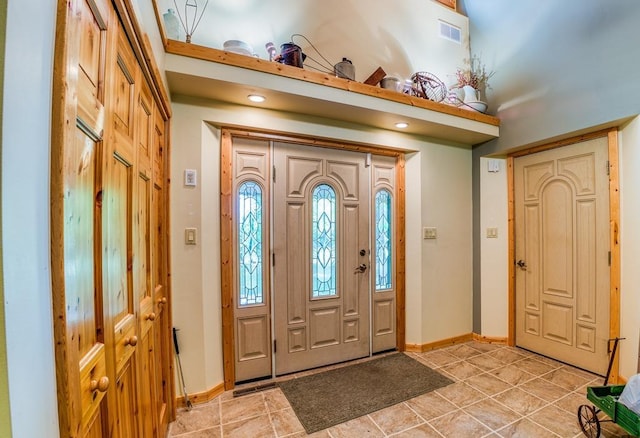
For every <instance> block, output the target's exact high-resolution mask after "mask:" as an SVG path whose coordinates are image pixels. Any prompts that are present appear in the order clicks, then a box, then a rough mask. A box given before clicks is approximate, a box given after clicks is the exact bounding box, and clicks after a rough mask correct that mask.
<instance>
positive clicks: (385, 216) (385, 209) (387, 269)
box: [375, 190, 393, 291]
mask: <svg viewBox="0 0 640 438" xmlns="http://www.w3.org/2000/svg"><path fill="white" fill-rule="evenodd" d="M375 204H376V206H375V220H376V223H375V227H376V235H375V240H376V241H375V244H376V260H375V263H376V291H378V290H385V289H391V288H392V282H391V277H392V273H393V271H392V264H391V262H392V257H391V230H392V229H391V217H392V211H393V210H392V208H391V193H389V191H388V190H380V191H379V192H377V193H376V199H375Z"/></svg>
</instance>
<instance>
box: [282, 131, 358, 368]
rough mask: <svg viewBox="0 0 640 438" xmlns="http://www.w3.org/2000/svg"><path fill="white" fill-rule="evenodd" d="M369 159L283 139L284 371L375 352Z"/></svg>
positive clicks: (356, 154)
mask: <svg viewBox="0 0 640 438" xmlns="http://www.w3.org/2000/svg"><path fill="white" fill-rule="evenodd" d="M365 158H366V156H365V154H362V153H356V152H346V151H330V152H328V151H327V150H322V149H316V148H309V147H304V148H303V147H300V146H299V145H292V144H285V143H276V144H275V147H274V167H275V169H276V172H277V174H276V178H275V182H273V193H274V207H273V211H274V221H273V230H274V239H273V250H274V251H273V252H274V257H275V263H274V269H273V274H274V299H275V314H274V321H275V339H276V355H275V357H276V364H275V365H276V373H277V374H285V373H290V372H294V371H298V370H303V369H308V368H313V367H317V366H321V365H326V364H330V363H336V362H341V361H345V360H349V359H355V358H359V357H363V356H367V355H368V354H369V278H370V276H369V268H370V241H369V239H370V237H369V217H370V215H369V202H370V196H369V193H370V192H369V190H370V184H369V171H368V169H367V168H366V167H365ZM278 173H279V174H278Z"/></svg>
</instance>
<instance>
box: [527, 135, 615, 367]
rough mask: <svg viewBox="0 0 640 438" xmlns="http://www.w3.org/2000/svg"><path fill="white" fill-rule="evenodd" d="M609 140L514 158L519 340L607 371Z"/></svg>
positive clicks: (557, 355)
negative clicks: (607, 163) (520, 262)
mask: <svg viewBox="0 0 640 438" xmlns="http://www.w3.org/2000/svg"><path fill="white" fill-rule="evenodd" d="M607 153H608V150H607V139H606V138H601V139H595V140H589V141H585V142H582V143H578V144H575V145H571V146H566V147H563V148H559V149H554V150H550V151H545V152H541V153H538V154H532V155H528V156H524V157H520V158H517V159H516V160H515V172H514V193H515V200H516V259H517V260H522V261H523V263H524V264H523V265H522V267H518V268H517V269H516V343H517V344H518V345H519V346H522V347H525V348H529V349H531V350H533V351H536V352H539V353H541V354H545V355H547V356H551V357H555V358H557V359H559V360H562V361H564V362H568V363H571V364H573V365H576V366H579V367H582V368H585V369H588V370H591V371H594V372H597V373H601V374H604V372H605V371H606V367H607V362H608V361H607V339H608V337H609V266H608V254H609V239H608V238H609V210H608V207H609V187H608V176H607V173H606V160H607Z"/></svg>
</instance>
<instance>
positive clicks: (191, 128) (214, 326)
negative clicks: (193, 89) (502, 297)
mask: <svg viewBox="0 0 640 438" xmlns="http://www.w3.org/2000/svg"><path fill="white" fill-rule="evenodd" d="M173 110H174V118H173V120H172V144H173V147H172V148H173V153H172V166H171V180H172V181H173V182H174V183H173V184H172V187H171V199H172V210H171V225H172V228H171V233H172V242H171V246H172V273H173V274H172V290H173V299H174V301H173V303H174V304H173V323H174V325H175V326H176V327H178V328H180V332H179V336H180V341H181V349H180V355H181V357H182V360H183V367H184V374H185V378H186V386H187V390H188V391H189V392H199V391H205V390H208V389H211V388H212V387H214V386H216V385H217V384H220V383H222V381H223V374H222V340H221V326H222V321H221V310H220V266H219V260H220V258H219V247H220V223H219V217H220V210H219V201H220V199H219V193H220V191H219V180H220V167H219V165H220V163H219V154H220V149H219V146H220V132H219V130H218V129H217V128H213V127H212V126H221V125H238V124H241V125H246V126H250V127H253V128H255V129H272V130H277V131H283V132H290V133H293V134H296V133H297V134H303V135H315V136H322V137H329V138H335V139H341V140H344V141H353V142H362V143H369V144H377V145H383V146H391V147H403V148H407V149H410V150H416V151H418V152H416V153H414V154H410V156H409V157H408V159H407V166H406V181H407V198H406V205H407V221H406V233H407V236H406V237H407V252H406V254H407V278H406V281H407V291H406V295H407V306H406V307H407V309H408V310H407V342H408V343H412V344H421V343H426V342H429V341H433V340H439V339H443V338H448V337H453V336H457V335H460V334H466V333H469V332H470V331H471V296H472V295H471V279H472V274H471V151H470V150H469V149H465V148H461V147H454V146H447V145H442V144H438V143H434V142H431V141H429V140H427V139H419V138H415V137H411V136H407V135H402V134H398V133H395V132H391V131H383V130H377V129H374V128H368V127H362V126H354V125H352V126H349V125H344V126H340V127H335V126H329V125H328V124H323V120H320V119H315V118H305V117H301V116H296V117H295V118H288V116H287V115H286V114H282V113H278V112H275V111H270V110H260V109H252V108H249V107H244V106H234V105H230V104H223V103H220V102H205V101H195V100H193V99H186V98H179V97H178V98H176V100H175V101H174V103H173ZM186 168H189V169H196V170H198V177H199V185H198V187H196V188H186V187H184V186H183V184H182V181H183V179H184V177H183V175H184V169H186ZM425 175H429V176H428V183H425V182H424V181H423V183H422V184H421V185H420V184H416V182H417V181H420V180H421V178H424V176H425ZM443 194H444V196H443ZM452 218H454V219H452ZM425 219H427V220H432V222H430V224H432V225H435V226H437V227H439V232H440V233H441V234H440V237H439V239H438V240H437V243H438V246H437V247H435V248H426V247H425V244H424V243H423V242H424V241H422V240H421V239H420V236H421V229H422V227H423V226H426V225H427V224H426V223H425V222H424V220H425ZM185 227H196V228H198V232H199V236H200V237H201V240H200V242H199V244H198V245H196V246H186V245H184V243H183V238H184V237H183V236H184V228H185ZM429 264H434V265H435V266H436V267H437V270H436V272H435V273H433V275H431V276H425V275H423V272H424V270H425V269H428V265H429ZM425 303H427V305H425Z"/></svg>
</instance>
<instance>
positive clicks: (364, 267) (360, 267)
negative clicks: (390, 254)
mask: <svg viewBox="0 0 640 438" xmlns="http://www.w3.org/2000/svg"><path fill="white" fill-rule="evenodd" d="M366 270H367V265H365V264H364V263H361V264H360V266H358V267H357V268H356V270H355V271H353V273H354V274H361V273H363V272H364V271H366Z"/></svg>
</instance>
